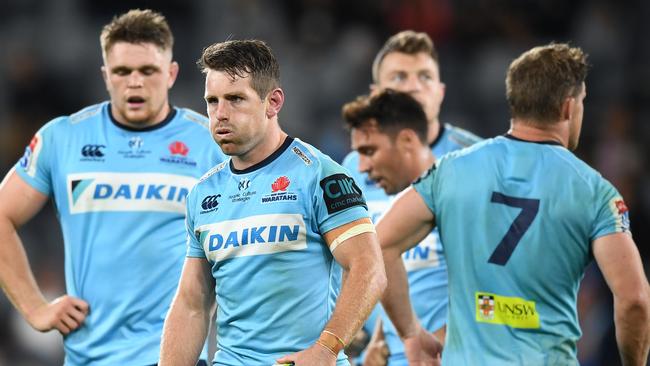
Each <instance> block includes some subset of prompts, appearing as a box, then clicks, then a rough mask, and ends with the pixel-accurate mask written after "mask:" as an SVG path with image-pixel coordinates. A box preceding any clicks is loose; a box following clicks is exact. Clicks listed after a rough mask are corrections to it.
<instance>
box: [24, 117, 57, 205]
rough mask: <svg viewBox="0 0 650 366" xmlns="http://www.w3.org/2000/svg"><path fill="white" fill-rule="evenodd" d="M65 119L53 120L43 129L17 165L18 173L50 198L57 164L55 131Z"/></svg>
mask: <svg viewBox="0 0 650 366" xmlns="http://www.w3.org/2000/svg"><path fill="white" fill-rule="evenodd" d="M64 119H65V118H64V117H61V118H58V119H55V120H52V121H50V122H48V123H47V124H46V125H45V126H43V127H41V129H40V130H38V132H36V134H35V135H34V137H32V139H31V141H30V142H29V145H27V147H26V148H25V153H24V154H23V156H22V157H21V158H20V160H18V163H16V165H15V171H16V173H17V174H18V175H19V176H20V177H21V178H22V179H23V180H24V181H25V182H27V184H29V185H30V186H32V187H34V188H35V189H36V190H38V191H39V192H41V193H43V194H45V195H48V196H49V195H50V194H51V193H52V164H53V163H54V162H55V160H54V159H53V158H52V157H53V156H56V147H55V141H56V140H55V138H54V136H53V135H54V130H55V129H56V126H57V125H58V124H59V123H61V122H63V120H64ZM61 142H62V143H65V142H64V141H61Z"/></svg>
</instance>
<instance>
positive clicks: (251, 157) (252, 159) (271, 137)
mask: <svg viewBox="0 0 650 366" xmlns="http://www.w3.org/2000/svg"><path fill="white" fill-rule="evenodd" d="M286 138H287V134H286V133H285V132H284V131H282V130H281V129H280V127H279V126H276V128H271V129H270V131H268V133H267V136H266V137H265V138H264V139H263V140H262V141H260V143H258V144H257V145H256V146H254V147H253V148H252V149H251V150H250V151H248V152H246V153H244V154H241V155H235V156H233V157H232V163H233V166H234V167H235V169H237V170H244V169H247V168H250V167H251V166H253V165H255V164H257V163H259V162H261V161H262V160H264V159H266V158H267V157H269V156H270V155H271V154H273V153H274V152H275V151H276V150H277V149H279V148H280V146H282V144H283V143H284V141H285V139H286Z"/></svg>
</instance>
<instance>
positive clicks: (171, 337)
mask: <svg viewBox="0 0 650 366" xmlns="http://www.w3.org/2000/svg"><path fill="white" fill-rule="evenodd" d="M213 304H214V278H213V277H212V273H211V272H210V263H209V262H208V261H207V260H206V259H205V258H186V259H185V264H184V265H183V274H182V275H181V279H180V284H179V286H178V291H177V292H176V296H175V297H174V300H173V302H172V305H171V309H170V310H169V313H168V314H167V318H166V319H165V326H164V328H163V335H162V340H161V347H160V363H159V365H160V366H165V365H195V364H196V362H197V361H198V359H199V356H200V354H201V349H202V348H203V344H204V343H205V337H206V336H207V335H208V330H209V327H210V318H211V317H210V315H211V310H212V305H213Z"/></svg>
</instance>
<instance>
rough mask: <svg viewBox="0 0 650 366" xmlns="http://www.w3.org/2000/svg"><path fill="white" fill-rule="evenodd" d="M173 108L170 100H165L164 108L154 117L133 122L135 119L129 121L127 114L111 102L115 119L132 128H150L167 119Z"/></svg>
mask: <svg viewBox="0 0 650 366" xmlns="http://www.w3.org/2000/svg"><path fill="white" fill-rule="evenodd" d="M171 110H172V107H171V106H170V105H169V103H168V102H165V104H163V107H162V109H160V111H158V113H157V114H156V115H155V116H154V117H153V118H152V119H150V120H148V121H139V122H133V121H129V120H128V119H127V118H126V116H124V115H122V114H120V111H119V110H118V109H117V108H116V107H115V105H114V104H113V103H111V115H112V116H113V120H114V121H115V122H117V123H118V124H120V125H122V126H126V127H128V128H132V129H136V130H141V129H145V128H149V127H152V126H156V125H158V124H160V123H162V122H163V121H165V120H166V119H167V117H168V116H169V113H170V112H171Z"/></svg>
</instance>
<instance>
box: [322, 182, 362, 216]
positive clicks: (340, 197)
mask: <svg viewBox="0 0 650 366" xmlns="http://www.w3.org/2000/svg"><path fill="white" fill-rule="evenodd" d="M320 187H321V189H322V190H323V200H324V201H325V205H326V206H327V213H329V214H333V213H335V212H339V211H343V210H345V209H348V208H350V207H354V206H363V207H364V208H365V209H366V210H367V209H368V206H366V201H365V200H364V198H363V194H361V189H360V188H359V186H357V184H356V183H355V182H354V179H352V178H351V177H349V176H347V175H345V174H333V175H330V176H328V177H325V178H323V179H322V180H321V181H320Z"/></svg>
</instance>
